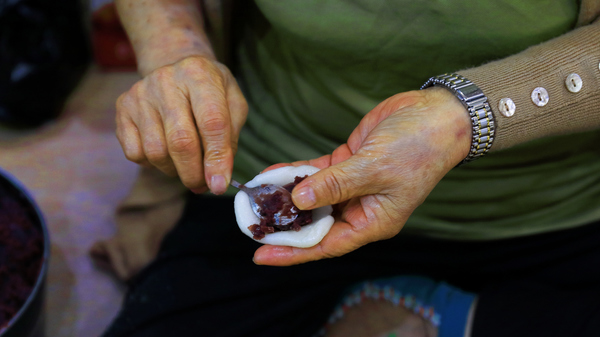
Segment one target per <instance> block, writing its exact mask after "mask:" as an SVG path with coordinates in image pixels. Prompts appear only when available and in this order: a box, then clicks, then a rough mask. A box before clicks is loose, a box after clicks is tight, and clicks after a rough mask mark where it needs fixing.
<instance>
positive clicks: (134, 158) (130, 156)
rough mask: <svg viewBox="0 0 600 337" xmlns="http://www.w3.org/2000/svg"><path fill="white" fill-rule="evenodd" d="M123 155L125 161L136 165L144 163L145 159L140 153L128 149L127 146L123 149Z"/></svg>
mask: <svg viewBox="0 0 600 337" xmlns="http://www.w3.org/2000/svg"><path fill="white" fill-rule="evenodd" d="M123 154H124V155H125V158H127V160H129V161H131V162H134V163H137V164H140V163H142V162H144V161H145V159H146V158H145V156H144V154H143V153H142V152H141V151H139V150H136V149H132V148H129V147H127V146H125V147H124V148H123Z"/></svg>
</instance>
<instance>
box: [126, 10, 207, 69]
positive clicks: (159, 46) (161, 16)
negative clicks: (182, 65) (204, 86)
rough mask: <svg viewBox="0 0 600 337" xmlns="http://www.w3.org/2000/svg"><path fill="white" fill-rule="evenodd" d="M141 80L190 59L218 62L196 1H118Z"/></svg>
mask: <svg viewBox="0 0 600 337" xmlns="http://www.w3.org/2000/svg"><path fill="white" fill-rule="evenodd" d="M116 5H117V10H118V13H119V16H120V18H121V22H122V23H123V27H124V28H125V30H126V32H127V35H128V36H129V39H130V41H131V44H132V45H133V49H134V51H135V54H136V58H137V63H138V71H139V72H140V74H141V75H142V76H145V75H147V74H149V73H150V72H152V71H154V70H155V69H158V68H160V67H163V66H165V65H168V64H172V63H175V62H177V61H179V60H182V59H184V58H186V57H189V56H193V55H196V56H203V57H205V58H209V59H215V54H214V53H213V51H212V47H211V45H210V42H209V40H208V37H207V35H206V33H205V31H204V27H203V20H202V15H201V12H200V8H199V6H198V3H197V2H196V1H194V0H159V1H156V2H155V3H153V4H152V5H146V4H145V1H143V0H117V1H116Z"/></svg>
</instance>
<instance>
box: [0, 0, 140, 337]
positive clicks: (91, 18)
mask: <svg viewBox="0 0 600 337" xmlns="http://www.w3.org/2000/svg"><path fill="white" fill-rule="evenodd" d="M137 80H138V75H137V74H136V73H135V60H134V55H133V51H132V49H131V46H130V45H129V43H128V41H127V38H126V36H125V34H124V32H123V30H122V28H121V26H120V23H119V20H118V17H117V15H116V12H115V10H114V6H113V4H112V3H111V2H110V1H106V0H90V1H89V2H88V1H82V0H61V1H40V0H37V1H36V0H10V1H0V167H1V168H2V169H4V170H6V171H8V172H9V173H11V174H12V175H13V176H15V177H16V178H17V179H18V180H19V181H20V182H21V183H22V184H23V185H25V187H26V188H27V189H28V190H29V192H30V193H31V195H32V196H33V198H34V199H35V201H36V202H37V203H38V205H39V206H40V208H41V210H42V213H43V215H44V217H45V219H46V222H47V225H48V229H49V231H50V237H51V260H50V268H49V273H48V278H47V285H46V286H47V291H46V298H45V304H44V305H45V311H44V315H45V328H44V330H45V335H46V336H53V337H55V336H56V337H58V336H86V337H93V336H98V335H100V334H101V333H102V331H103V330H104V328H105V327H106V326H107V325H108V324H109V323H110V321H111V320H112V318H113V317H114V316H115V315H116V313H117V311H118V309H119V306H120V303H121V300H122V296H123V292H124V289H125V287H124V286H123V285H122V284H121V283H120V282H119V281H117V280H116V279H114V278H112V276H111V275H110V274H109V273H106V272H104V271H102V270H100V269H98V268H97V267H96V266H94V264H93V262H92V260H91V259H90V258H89V255H88V249H89V248H90V246H91V245H92V244H93V243H94V242H95V241H96V240H99V239H104V238H108V237H110V236H111V234H112V233H113V232H114V230H115V225H114V219H113V215H114V211H115V208H116V205H117V204H118V202H119V201H120V200H121V199H122V198H124V197H125V195H126V194H127V192H128V191H129V189H130V187H131V186H132V183H133V180H134V178H135V176H136V174H137V166H136V165H135V164H132V163H130V162H128V161H127V160H126V159H125V157H124V156H123V153H122V151H121V148H120V146H119V143H118V141H117V139H116V137H115V134H114V130H115V123H114V115H115V100H116V99H117V97H118V96H119V95H120V94H121V93H122V92H124V91H126V90H128V89H129V88H130V87H131V85H133V83H135V82H136V81H137Z"/></svg>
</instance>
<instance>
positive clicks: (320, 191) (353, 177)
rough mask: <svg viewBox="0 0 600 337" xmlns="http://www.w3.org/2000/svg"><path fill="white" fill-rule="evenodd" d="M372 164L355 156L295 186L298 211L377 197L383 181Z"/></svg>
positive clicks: (369, 159) (370, 160) (365, 158)
mask: <svg viewBox="0 0 600 337" xmlns="http://www.w3.org/2000/svg"><path fill="white" fill-rule="evenodd" d="M371 164H372V159H371V158H369V157H364V156H358V155H354V156H352V157H350V158H348V159H347V160H344V161H342V162H339V163H337V164H335V165H332V166H329V167H327V168H324V169H322V170H320V171H319V172H317V173H315V174H313V175H312V176H310V177H308V178H306V179H305V180H304V181H302V182H301V183H300V184H298V186H296V187H295V188H294V190H293V192H292V200H293V202H294V204H295V205H296V206H298V208H300V209H314V208H317V207H321V206H326V205H334V204H338V203H340V202H343V201H346V200H349V199H350V198H353V197H360V196H364V195H369V194H375V193H378V192H379V191H381V189H382V185H385V181H384V180H383V179H382V177H380V176H378V175H377V172H378V170H377V169H376V168H374V167H372V165H371Z"/></svg>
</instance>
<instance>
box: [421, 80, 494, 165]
mask: <svg viewBox="0 0 600 337" xmlns="http://www.w3.org/2000/svg"><path fill="white" fill-rule="evenodd" d="M432 86H443V87H445V88H446V89H448V90H450V91H451V92H452V93H453V94H454V95H456V97H457V98H458V99H459V100H460V102H461V103H462V104H463V105H464V106H465V108H467V110H468V111H469V115H470V116H471V123H472V124H473V138H472V141H471V151H469V155H468V156H467V157H466V158H465V159H464V160H463V161H462V162H461V163H460V164H459V165H462V164H464V163H468V162H470V161H473V160H475V159H477V158H479V157H483V156H484V155H485V154H486V153H487V152H488V151H489V149H490V148H491V147H492V142H493V141H494V134H495V130H496V124H495V123H494V115H493V114H492V109H491V108H490V105H489V104H488V100H487V97H486V96H485V95H484V94H483V91H481V89H479V87H477V86H476V85H475V84H473V82H471V81H469V80H468V79H466V78H464V77H463V76H460V75H458V74H444V75H439V76H434V77H432V78H430V79H429V80H427V82H425V84H424V85H423V86H422V87H421V89H425V88H429V87H432Z"/></svg>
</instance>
